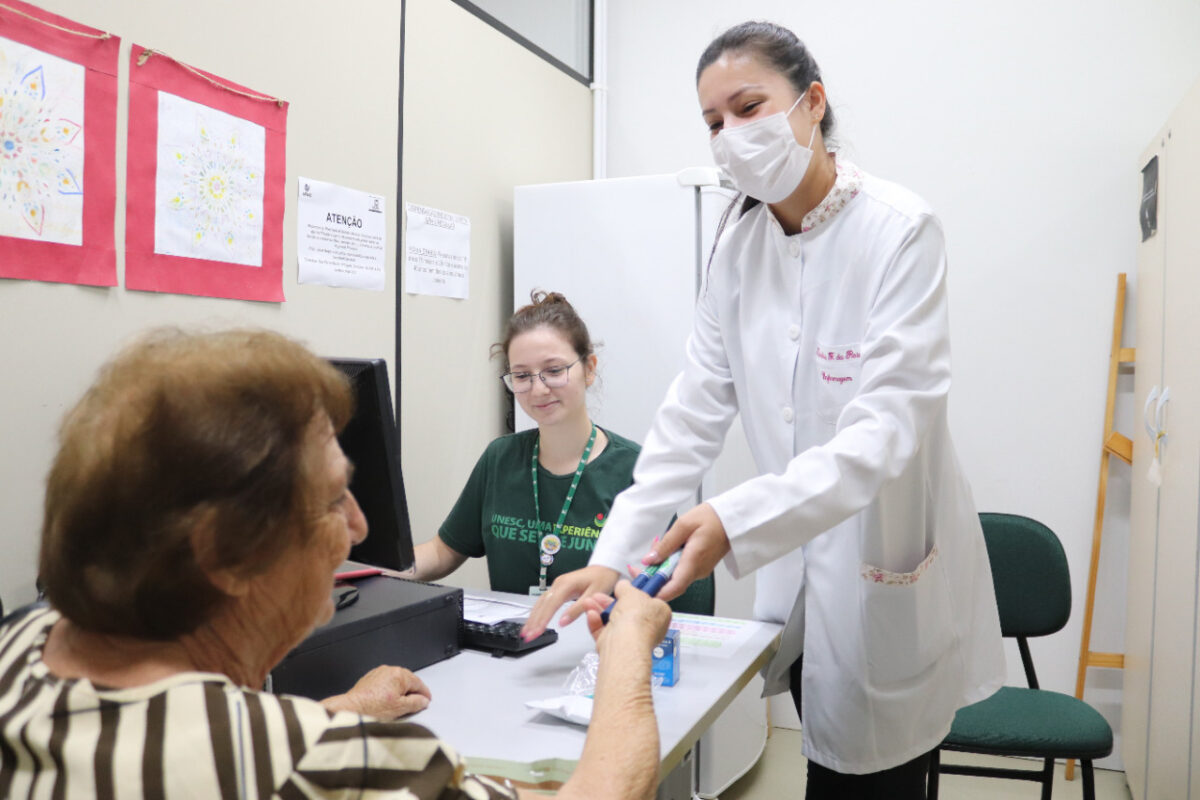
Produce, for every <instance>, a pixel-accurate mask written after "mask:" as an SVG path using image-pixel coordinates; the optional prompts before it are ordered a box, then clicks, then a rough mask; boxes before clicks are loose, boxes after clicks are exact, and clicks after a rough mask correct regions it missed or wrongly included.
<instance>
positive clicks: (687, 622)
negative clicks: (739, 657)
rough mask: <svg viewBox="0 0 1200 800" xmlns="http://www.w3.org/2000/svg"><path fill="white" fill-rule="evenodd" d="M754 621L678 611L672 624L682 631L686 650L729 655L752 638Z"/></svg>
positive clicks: (701, 653)
mask: <svg viewBox="0 0 1200 800" xmlns="http://www.w3.org/2000/svg"><path fill="white" fill-rule="evenodd" d="M752 625H753V623H751V622H749V621H748V620H744V619H731V618H729V617H705V616H701V615H700V614H674V615H673V616H672V617H671V627H672V628H675V629H676V630H678V631H679V639H680V645H681V646H682V647H683V649H684V650H687V651H688V652H691V653H696V654H698V655H703V656H705V657H716V658H729V657H731V656H732V655H733V654H734V653H736V652H737V650H738V648H739V647H741V646H742V645H743V644H745V643H746V642H748V641H750V637H751V636H752V635H753V633H754V631H753V628H752Z"/></svg>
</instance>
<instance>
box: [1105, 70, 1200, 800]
mask: <svg viewBox="0 0 1200 800" xmlns="http://www.w3.org/2000/svg"><path fill="white" fill-rule="evenodd" d="M1155 158H1157V161H1158V197H1157V218H1158V227H1157V232H1156V233H1155V234H1154V235H1153V236H1151V237H1150V238H1149V239H1147V240H1145V241H1143V242H1142V243H1141V245H1140V246H1139V248H1138V264H1137V288H1136V294H1137V339H1136V342H1135V343H1136V346H1137V365H1136V371H1135V379H1134V392H1135V396H1136V402H1137V404H1138V407H1139V408H1144V409H1145V415H1144V423H1145V424H1144V425H1143V426H1141V427H1142V429H1141V430H1140V431H1139V432H1138V433H1137V434H1136V435H1135V436H1134V442H1135V444H1134V451H1133V452H1134V459H1133V497H1132V501H1131V507H1130V547H1129V600H1128V603H1129V605H1128V611H1127V630H1126V636H1125V640H1126V644H1125V648H1126V654H1125V671H1124V701H1123V703H1124V706H1123V710H1122V741H1123V749H1124V752H1123V753H1122V757H1123V759H1124V763H1125V770H1126V775H1127V779H1128V782H1129V788H1130V790H1131V792H1132V793H1133V797H1134V798H1135V800H1150V799H1151V798H1155V799H1157V798H1191V797H1196V798H1200V697H1198V696H1197V695H1198V689H1200V680H1198V678H1200V653H1198V652H1197V642H1198V624H1200V618H1198V614H1197V609H1198V608H1200V594H1198V591H1197V590H1198V586H1200V584H1198V580H1197V579H1198V577H1200V569H1198V566H1200V562H1198V558H1200V551H1198V549H1197V539H1198V524H1200V513H1198V512H1200V83H1198V84H1196V86H1194V87H1193V88H1192V90H1191V91H1190V92H1189V93H1188V95H1187V97H1185V98H1184V102H1183V103H1182V104H1181V105H1180V106H1179V107H1178V108H1177V109H1176V110H1175V112H1174V113H1173V114H1172V115H1171V117H1170V119H1169V120H1168V122H1167V124H1166V125H1165V126H1164V127H1163V128H1162V130H1161V131H1160V132H1159V135H1158V136H1156V137H1155V138H1154V140H1153V142H1152V143H1151V145H1150V146H1149V147H1148V148H1147V149H1146V151H1145V152H1144V153H1143V154H1142V160H1141V163H1140V164H1139V165H1138V167H1139V168H1142V167H1145V166H1146V165H1147V164H1148V163H1150V162H1151V160H1152V159H1155ZM1140 182H1141V177H1140V175H1139V186H1140ZM1156 439H1157V441H1158V448H1157V450H1158V455H1159V458H1160V463H1161V471H1160V474H1161V485H1158V484H1156V483H1154V482H1152V481H1151V480H1149V479H1148V477H1147V475H1148V473H1149V472H1150V470H1151V465H1152V461H1153V460H1154V458H1155V450H1156V448H1155V440H1156Z"/></svg>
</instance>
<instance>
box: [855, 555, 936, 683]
mask: <svg viewBox="0 0 1200 800" xmlns="http://www.w3.org/2000/svg"><path fill="white" fill-rule="evenodd" d="M861 574H862V578H863V582H864V586H863V592H864V594H863V612H864V617H865V633H866V656H867V675H868V678H869V679H870V683H871V684H872V685H874V686H884V685H888V684H892V683H895V682H897V681H903V680H906V679H908V678H912V677H914V676H916V675H919V674H921V673H922V672H924V671H925V670H926V669H928V668H929V667H930V666H931V665H932V664H933V663H934V662H936V661H937V660H938V658H939V657H941V655H942V654H943V653H944V652H945V651H946V648H947V647H949V645H950V642H951V640H952V638H953V630H952V628H951V615H950V607H949V604H950V592H949V587H948V585H947V583H946V575H945V573H944V572H943V571H942V563H941V561H940V560H939V559H938V551H937V546H936V545H935V546H934V547H933V549H932V550H930V551H929V555H928V556H926V557H925V560H924V561H922V562H921V563H920V565H918V566H917V568H916V569H915V570H913V571H912V572H889V571H888V570H884V569H880V568H878V567H873V566H870V565H869V564H863V565H862V571H861Z"/></svg>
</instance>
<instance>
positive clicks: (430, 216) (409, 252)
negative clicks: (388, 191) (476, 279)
mask: <svg viewBox="0 0 1200 800" xmlns="http://www.w3.org/2000/svg"><path fill="white" fill-rule="evenodd" d="M405 212H406V214H407V216H408V220H407V222H408V228H407V234H406V235H407V239H406V248H405V253H406V258H405V259H404V263H405V268H404V290H405V291H406V292H408V293H409V294H433V295H438V296H439V297H457V298H459V299H460V300H466V299H467V289H468V283H469V282H468V278H469V277H470V273H471V270H470V266H471V220H469V219H468V218H466V217H464V216H463V215H461V214H451V213H450V212H449V211H439V210H438V209H436V208H429V207H428V206H419V205H417V204H416V203H407V204H406V205H405Z"/></svg>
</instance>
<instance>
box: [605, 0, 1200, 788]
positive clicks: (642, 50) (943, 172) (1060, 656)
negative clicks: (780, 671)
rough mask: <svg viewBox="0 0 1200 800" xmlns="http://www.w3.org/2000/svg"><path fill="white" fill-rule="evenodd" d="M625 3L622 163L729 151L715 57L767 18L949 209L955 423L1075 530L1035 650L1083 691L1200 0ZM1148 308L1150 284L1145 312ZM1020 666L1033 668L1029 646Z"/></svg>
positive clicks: (1114, 595)
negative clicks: (1121, 284) (717, 112)
mask: <svg viewBox="0 0 1200 800" xmlns="http://www.w3.org/2000/svg"><path fill="white" fill-rule="evenodd" d="M608 7H609V10H610V18H609V88H610V95H609V112H608V113H609V131H608V136H609V139H608V141H609V150H608V164H609V174H610V175H611V176H613V177H620V176H627V175H641V174H650V173H662V172H672V171H675V170H678V169H680V168H682V167H685V166H691V165H695V164H710V163H712V160H711V156H710V154H709V149H708V143H707V132H706V130H705V128H704V125H703V124H702V122H701V119H700V115H699V109H698V106H697V104H696V100H695V83H694V72H695V66H696V59H697V58H698V56H699V54H700V52H701V51H702V50H703V48H704V46H705V45H706V44H707V43H708V42H709V41H710V40H711V39H712V38H713V37H714V36H715V35H716V34H718V33H720V32H721V31H722V30H724V29H725V28H726V27H728V26H729V25H731V24H734V23H737V22H740V21H742V20H744V19H748V18H755V17H757V18H764V19H770V20H772V21H775V22H779V23H781V24H784V25H786V26H788V27H790V28H792V29H793V30H794V31H796V33H797V34H798V35H799V36H800V37H801V39H802V40H804V41H805V42H806V44H808V45H809V46H810V48H811V49H812V51H813V53H814V55H815V56H816V58H817V60H818V62H819V63H820V65H821V68H822V72H823V73H824V77H825V79H826V80H825V84H826V87H827V90H828V93H829V98H830V102H831V104H832V107H833V108H834V111H835V113H836V115H837V116H838V118H839V119H838V125H839V130H838V137H837V138H838V139H839V140H840V142H841V144H842V147H843V150H844V152H845V153H846V154H847V155H848V156H849V157H850V158H851V159H852V160H854V161H855V162H856V163H857V164H858V165H859V166H861V167H862V168H863V169H865V170H867V171H868V172H871V173H874V174H876V175H879V176H881V177H885V178H888V179H891V180H895V181H897V182H899V183H902V184H904V185H906V186H908V187H909V188H911V189H913V190H915V191H916V192H918V193H919V194H921V195H923V196H924V197H925V198H926V199H927V200H929V201H930V202H931V203H932V204H933V206H934V207H935V208H936V209H937V210H938V211H939V213H940V215H941V217H942V220H943V222H944V224H945V229H946V233H947V239H948V248H949V256H950V264H951V276H950V291H951V318H952V322H951V325H952V338H953V342H954V356H955V384H954V391H953V395H952V398H953V399H952V402H951V423H952V426H953V431H954V435H955V437H956V441H957V444H958V447H959V450H960V455H961V457H962V460H963V462H964V463H965V465H966V468H967V470H968V474H969V477H970V479H971V482H972V485H973V487H974V491H975V497H976V500H977V504H978V506H979V508H980V509H981V510H995V511H1011V512H1017V513H1023V514H1027V515H1029V516H1032V517H1035V518H1037V519H1039V520H1041V521H1043V522H1045V523H1046V524H1048V525H1049V526H1050V527H1051V528H1053V529H1054V530H1055V531H1056V532H1057V533H1058V534H1059V536H1060V537H1061V538H1062V540H1063V543H1064V546H1065V547H1066V549H1067V551H1068V557H1069V559H1070V563H1071V569H1072V578H1073V583H1074V596H1075V600H1076V604H1075V613H1073V615H1072V619H1071V623H1070V624H1069V625H1068V626H1067V628H1066V629H1065V630H1064V631H1063V632H1061V633H1059V634H1058V635H1056V636H1054V637H1051V638H1049V639H1044V640H1040V641H1036V642H1034V643H1032V648H1033V652H1034V658H1035V663H1037V664H1038V665H1039V667H1040V669H1039V678H1041V681H1042V685H1043V686H1044V687H1047V688H1052V689H1056V690H1060V691H1064V692H1068V693H1070V692H1072V691H1073V690H1074V685H1075V669H1076V664H1077V658H1078V649H1079V637H1080V633H1081V626H1082V609H1083V600H1084V593H1085V586H1086V580H1087V566H1088V556H1089V551H1090V544H1091V532H1092V521H1093V514H1094V509H1095V499H1096V484H1097V476H1098V467H1099V456H1100V448H1099V446H1100V441H1101V436H1100V434H1101V428H1102V425H1103V411H1104V387H1105V381H1106V369H1107V357H1108V345H1109V340H1110V336H1111V320H1112V309H1113V300H1114V293H1115V287H1116V274H1117V273H1118V272H1121V271H1127V272H1129V273H1130V279H1131V282H1134V280H1135V276H1134V275H1133V274H1132V272H1133V269H1134V248H1135V244H1136V242H1137V237H1138V235H1139V232H1138V225H1137V218H1136V212H1137V201H1138V195H1139V192H1140V182H1139V170H1140V168H1141V165H1140V164H1138V163H1137V158H1138V154H1139V153H1140V152H1141V150H1142V148H1143V147H1144V146H1145V144H1146V142H1147V141H1148V140H1149V138H1150V137H1151V136H1152V135H1153V134H1154V133H1155V131H1156V130H1157V129H1158V128H1159V126H1160V125H1161V124H1162V122H1163V121H1164V120H1165V118H1166V116H1167V114H1168V112H1169V111H1170V110H1171V109H1172V108H1173V107H1174V105H1175V103H1176V102H1178V100H1179V99H1180V98H1181V97H1182V95H1183V93H1184V91H1185V89H1186V88H1187V87H1188V86H1189V85H1190V84H1191V83H1192V81H1193V80H1194V79H1195V78H1196V76H1197V74H1198V73H1200V48H1197V47H1196V42H1197V41H1200V5H1197V4H1196V3H1194V2H1191V0H1146V2H1142V3H1122V2H1112V0H1109V1H1108V2H1102V3H1100V4H1085V3H1082V2H1051V3H1044V2H1033V0H1016V2H1012V3H1002V4H983V5H981V4H978V3H960V2H953V0H910V1H909V2H902V3H894V2H882V0H879V1H876V2H870V1H862V0H860V1H859V2H852V3H823V4H822V3H805V4H796V3H794V2H790V0H743V1H742V2H740V3H738V4H737V5H736V7H734V6H733V4H729V3H723V2H719V1H718V0H686V2H685V0H661V2H657V3H645V2H637V0H609V4H608ZM1134 289H1135V290H1136V286H1135V284H1134ZM1133 305H1134V301H1133V298H1132V296H1131V299H1130V304H1129V307H1130V312H1131V313H1130V317H1129V319H1128V321H1127V322H1128V324H1127V328H1129V329H1131V328H1132V308H1133ZM1126 343H1127V344H1133V342H1132V339H1131V337H1126ZM1131 392H1132V380H1131V379H1130V378H1129V377H1127V376H1126V377H1123V378H1122V381H1121V385H1120V398H1119V403H1118V428H1119V429H1123V430H1124V431H1125V432H1126V433H1127V434H1128V435H1131V436H1132V435H1133V433H1134V431H1133V430H1132V428H1133V425H1134V421H1135V414H1134V413H1133V409H1131V408H1129V395H1130V394H1131ZM1114 463H1115V464H1116V466H1115V467H1114V468H1113V470H1112V472H1111V478H1110V483H1109V495H1110V501H1111V502H1110V503H1109V507H1108V516H1107V525H1106V529H1105V549H1104V550H1103V554H1102V560H1101V575H1100V582H1099V589H1098V602H1097V610H1096V619H1095V632H1094V635H1093V649H1098V650H1106V651H1117V652H1119V651H1120V650H1121V649H1122V646H1123V644H1122V643H1123V631H1124V595H1125V591H1124V587H1125V568H1124V563H1125V553H1126V552H1127V546H1128V493H1129V481H1130V474H1129V468H1128V467H1126V466H1125V465H1124V464H1121V463H1119V462H1116V461H1115V460H1114ZM1009 675H1010V682H1012V683H1019V682H1020V680H1021V677H1020V676H1021V669H1020V662H1019V660H1018V659H1017V657H1016V653H1015V648H1013V650H1012V652H1011V653H1010V659H1009ZM1087 686H1088V689H1087V694H1086V696H1087V699H1088V700H1089V701H1091V702H1092V703H1093V704H1094V705H1096V706H1097V707H1098V708H1099V709H1100V710H1101V711H1102V713H1104V714H1105V716H1106V717H1107V718H1108V719H1109V720H1110V722H1112V724H1113V727H1114V730H1119V722H1120V686H1121V680H1120V675H1119V674H1118V673H1116V672H1114V671H1111V670H1091V671H1090V672H1089V677H1088V683H1087ZM777 708H778V706H777ZM1118 752H1119V751H1118ZM1117 764H1118V762H1117V761H1116V758H1115V757H1114V758H1112V759H1109V760H1107V762H1106V765H1107V766H1115V765H1117Z"/></svg>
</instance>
